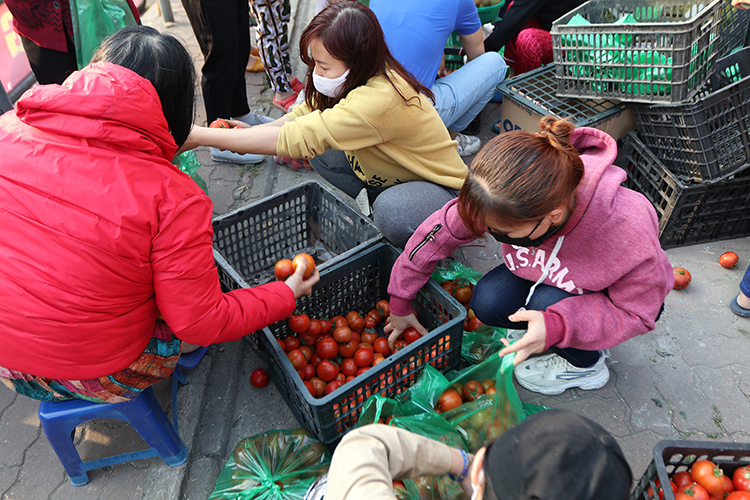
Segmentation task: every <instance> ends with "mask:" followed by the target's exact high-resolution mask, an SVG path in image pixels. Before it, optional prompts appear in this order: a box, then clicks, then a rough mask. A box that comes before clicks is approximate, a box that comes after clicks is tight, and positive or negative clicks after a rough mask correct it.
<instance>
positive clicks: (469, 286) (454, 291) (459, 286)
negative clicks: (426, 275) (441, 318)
mask: <svg viewBox="0 0 750 500" xmlns="http://www.w3.org/2000/svg"><path fill="white" fill-rule="evenodd" d="M440 286H441V287H443V290H445V291H446V292H448V293H449V294H451V295H452V296H453V297H454V298H455V299H456V300H457V301H459V302H460V303H461V305H462V306H464V307H465V308H466V319H465V320H464V331H465V332H473V331H475V330H476V329H477V328H479V327H480V326H481V325H482V322H481V321H479V318H477V317H476V316H475V315H474V311H472V310H471V308H470V307H469V303H470V302H471V296H472V294H473V293H474V284H473V283H471V282H468V281H459V280H446V281H443V282H442V283H440Z"/></svg>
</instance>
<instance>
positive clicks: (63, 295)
mask: <svg viewBox="0 0 750 500" xmlns="http://www.w3.org/2000/svg"><path fill="white" fill-rule="evenodd" d="M92 61H93V62H92V63H91V64H90V65H89V66H87V67H85V68H84V69H83V70H81V71H76V72H74V73H72V74H71V76H70V77H68V79H67V80H66V81H65V83H64V84H63V85H62V86H60V85H42V86H39V87H36V88H34V89H32V90H30V91H28V92H26V93H25V94H24V95H23V96H22V97H21V98H20V99H19V101H18V102H17V105H16V110H15V111H14V112H13V111H11V112H7V113H5V114H4V115H2V117H0V137H1V138H2V142H3V148H2V150H0V164H2V165H3V175H2V176H0V212H2V213H3V244H2V245H0V256H2V259H3V262H5V263H6V265H5V266H4V267H3V271H2V272H1V273H0V297H1V298H2V304H3V305H2V307H1V308H0V332H2V333H0V339H2V344H3V348H2V349H1V350H0V380H2V382H3V383H4V384H5V385H6V386H8V387H9V388H11V389H12V390H15V391H16V392H18V393H19V394H23V395H25V396H30V397H33V398H36V399H40V400H44V401H57V400H66V399H74V398H80V399H85V400H89V401H96V402H102V403H117V402H123V401H127V400H130V399H132V398H135V397H136V396H137V395H138V394H139V393H140V391H142V390H143V389H145V388H146V387H148V386H149V385H152V384H154V383H156V382H158V381H159V380H161V379H164V378H166V377H168V376H169V375H170V374H171V373H172V371H173V370H174V368H175V365H176V363H177V359H178V358H179V356H180V353H181V352H187V351H191V350H195V349H196V348H197V347H198V346H208V345H210V344H213V343H218V342H229V341H234V340H237V339H240V338H242V337H243V336H245V335H248V334H251V333H253V332H255V331H256V330H259V329H261V328H263V327H265V326H267V325H269V324H271V323H274V322H276V321H279V320H281V319H284V318H286V317H288V316H289V315H291V314H292V313H293V312H294V310H295V299H296V298H297V297H300V296H301V295H305V294H309V293H310V292H311V287H312V285H313V284H315V283H316V282H317V280H318V279H319V274H318V273H317V271H315V273H314V274H313V276H312V277H310V278H309V279H308V280H306V281H305V280H303V279H302V273H303V270H302V267H304V266H300V267H299V268H298V269H297V272H296V273H295V274H294V275H293V276H291V277H289V278H288V279H287V280H286V281H285V282H274V283H269V284H266V285H261V286H258V287H254V288H248V289H241V290H234V291H232V292H228V293H222V291H221V284H220V282H219V276H218V273H217V270H216V266H215V264H214V257H213V250H212V247H213V245H212V238H213V230H212V227H211V215H212V212H213V205H212V203H211V200H210V199H209V197H208V196H206V194H205V193H204V192H203V191H202V190H201V188H199V187H198V185H197V184H196V183H195V182H194V181H193V180H192V179H191V178H190V177H189V176H187V175H186V174H184V173H183V172H181V171H180V170H179V169H178V168H177V167H176V166H174V165H173V164H172V163H171V160H172V159H173V157H174V155H175V152H176V151H177V150H178V148H179V146H180V145H182V144H183V142H184V141H185V139H186V138H187V137H188V134H189V132H190V127H191V122H192V118H193V116H194V110H193V97H194V84H195V83H194V82H195V71H194V69H193V62H192V59H191V57H190V54H189V53H188V51H187V50H186V49H185V47H183V46H182V44H181V43H180V42H179V41H178V40H177V39H176V38H175V37H173V36H171V35H165V34H161V33H159V32H158V31H156V30H155V29H153V28H149V27H146V26H134V27H129V28H125V29H122V30H120V31H118V32H117V33H115V34H114V35H112V36H111V37H109V38H107V39H105V40H104V42H102V44H101V46H100V47H99V49H98V50H97V51H96V53H95V54H94V56H93V59H92ZM162 318H163V319H162Z"/></svg>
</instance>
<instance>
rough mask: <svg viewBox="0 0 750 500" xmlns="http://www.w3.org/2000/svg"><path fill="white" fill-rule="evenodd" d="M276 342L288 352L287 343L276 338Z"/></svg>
mask: <svg viewBox="0 0 750 500" xmlns="http://www.w3.org/2000/svg"><path fill="white" fill-rule="evenodd" d="M276 342H278V343H279V346H281V350H282V351H284V352H286V344H285V343H284V341H283V340H282V339H276Z"/></svg>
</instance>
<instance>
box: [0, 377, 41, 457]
mask: <svg viewBox="0 0 750 500" xmlns="http://www.w3.org/2000/svg"><path fill="white" fill-rule="evenodd" d="M0 390H2V391H10V390H9V389H8V388H7V387H5V386H3V387H0ZM38 410H39V402H38V401H34V400H33V399H30V398H26V397H18V398H16V399H15V400H14V402H13V404H12V405H10V406H9V407H8V408H6V409H5V411H4V412H3V413H2V420H0V445H2V453H0V464H2V465H3V466H6V467H12V466H19V465H21V464H23V463H24V455H25V453H26V452H27V450H28V448H29V446H31V444H32V443H34V442H35V441H36V440H38V439H39V437H40V436H41V434H42V430H41V427H40V426H39V417H38V416H37V411H38ZM42 439H44V437H42Z"/></svg>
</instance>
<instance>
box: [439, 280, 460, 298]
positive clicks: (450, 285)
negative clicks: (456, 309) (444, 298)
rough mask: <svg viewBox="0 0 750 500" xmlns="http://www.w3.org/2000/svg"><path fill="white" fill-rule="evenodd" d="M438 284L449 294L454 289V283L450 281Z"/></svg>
mask: <svg viewBox="0 0 750 500" xmlns="http://www.w3.org/2000/svg"><path fill="white" fill-rule="evenodd" d="M440 286H441V287H443V290H445V291H446V292H448V293H449V294H451V295H453V291H454V290H455V289H456V284H455V283H454V282H452V281H443V282H442V283H440Z"/></svg>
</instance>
